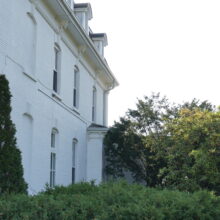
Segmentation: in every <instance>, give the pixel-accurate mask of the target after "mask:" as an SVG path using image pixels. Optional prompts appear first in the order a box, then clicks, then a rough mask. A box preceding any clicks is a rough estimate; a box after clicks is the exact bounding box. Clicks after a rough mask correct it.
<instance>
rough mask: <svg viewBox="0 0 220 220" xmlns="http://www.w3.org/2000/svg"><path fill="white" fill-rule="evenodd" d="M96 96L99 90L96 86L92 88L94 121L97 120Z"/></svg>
mask: <svg viewBox="0 0 220 220" xmlns="http://www.w3.org/2000/svg"><path fill="white" fill-rule="evenodd" d="M96 96H97V91H96V88H95V87H93V90H92V121H93V122H95V120H96Z"/></svg>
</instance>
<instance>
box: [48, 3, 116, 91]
mask: <svg viewBox="0 0 220 220" xmlns="http://www.w3.org/2000/svg"><path fill="white" fill-rule="evenodd" d="M46 2H47V3H48V4H50V5H53V4H54V3H56V4H57V5H59V6H60V8H61V9H62V10H63V11H64V12H65V15H66V16H67V18H68V21H69V25H71V26H73V28H74V29H76V31H78V34H79V35H80V36H81V37H82V40H83V41H84V43H85V45H86V46H88V48H90V50H91V52H92V54H93V55H94V57H95V59H96V60H97V62H98V64H99V65H100V66H101V68H102V69H103V70H104V72H105V74H106V75H107V76H108V77H109V78H110V79H111V81H112V82H111V89H113V88H114V87H116V86H118V85H119V83H118V81H117V79H116V77H115V76H114V74H113V73H112V71H111V70H110V68H109V66H108V64H107V63H106V62H105V59H103V58H102V57H101V55H100V54H99V53H98V51H97V49H96V48H95V45H94V43H93V41H92V39H90V37H89V35H87V34H86V33H85V30H84V29H83V27H82V26H81V25H80V23H79V21H78V20H77V18H76V16H75V15H74V12H73V11H72V10H71V9H70V8H69V7H68V5H67V4H66V2H64V0H47V1H46ZM109 90H110V89H109Z"/></svg>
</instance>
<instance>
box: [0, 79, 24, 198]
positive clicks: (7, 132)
mask: <svg viewBox="0 0 220 220" xmlns="http://www.w3.org/2000/svg"><path fill="white" fill-rule="evenodd" d="M10 100H11V94H10V91H9V84H8V81H7V79H6V78H5V76H4V75H0V194H1V193H6V192H7V193H11V192H16V193H21V192H24V193H25V192H26V189H27V184H26V183H25V181H24V179H23V168H22V164H21V152H20V150H19V149H18V148H17V147H16V138H15V133H16V129H15V126H14V124H13V123H12V121H11V117H10V113H11V106H10Z"/></svg>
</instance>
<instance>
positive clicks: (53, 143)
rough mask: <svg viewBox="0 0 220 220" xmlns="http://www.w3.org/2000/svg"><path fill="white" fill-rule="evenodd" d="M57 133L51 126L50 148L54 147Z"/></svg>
mask: <svg viewBox="0 0 220 220" xmlns="http://www.w3.org/2000/svg"><path fill="white" fill-rule="evenodd" d="M57 134H58V131H57V129H55V128H53V129H52V132H51V145H50V146H51V147H52V148H55V147H56V142H57Z"/></svg>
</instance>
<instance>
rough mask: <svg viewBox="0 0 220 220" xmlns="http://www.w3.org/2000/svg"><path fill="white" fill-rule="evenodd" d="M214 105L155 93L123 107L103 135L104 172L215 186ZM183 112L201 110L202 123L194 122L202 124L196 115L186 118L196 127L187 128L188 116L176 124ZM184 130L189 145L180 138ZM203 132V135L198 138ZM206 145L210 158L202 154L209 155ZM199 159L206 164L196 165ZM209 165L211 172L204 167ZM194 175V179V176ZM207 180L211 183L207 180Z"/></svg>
mask: <svg viewBox="0 0 220 220" xmlns="http://www.w3.org/2000/svg"><path fill="white" fill-rule="evenodd" d="M214 110H215V107H214V106H212V105H211V104H210V103H209V102H207V101H204V102H200V101H199V100H197V99H193V100H192V101H191V102H185V103H183V104H182V105H174V104H172V105H171V104H170V103H169V102H168V100H167V98H166V97H162V98H161V97H160V95H159V94H156V95H155V94H153V95H152V96H150V97H147V96H146V97H145V98H144V100H138V103H137V109H135V110H128V112H127V113H126V116H125V117H123V118H121V119H120V121H119V122H115V124H114V125H113V126H112V127H111V128H110V130H109V131H108V133H107V135H106V137H105V145H106V148H105V152H106V158H107V166H106V172H107V173H108V174H110V175H112V176H113V177H118V176H120V177H121V176H123V175H124V173H125V171H130V172H131V174H132V176H133V178H134V180H135V181H141V182H145V183H146V185H148V186H156V185H161V186H165V187H173V188H178V189H182V190H190V191H193V190H196V189H198V188H206V189H212V190H215V191H217V190H218V189H217V185H216V182H217V180H219V179H218V170H217V167H218V165H219V162H218V157H215V158H214V155H218V152H219V151H218V150H217V146H219V145H218V139H217V134H219V130H218V129H219V127H218V126H219V124H218V123H217V122H213V121H214V119H213V117H216V115H218V114H219V113H216V112H215V111H214ZM184 112H188V114H189V113H192V112H197V113H198V114H202V115H203V116H202V118H204V124H200V125H199V124H198V123H202V121H201V119H196V117H192V118H191V119H190V120H191V124H192V125H195V126H197V129H196V130H195V131H194V133H190V132H193V130H192V128H191V124H190V123H189V118H187V119H185V120H186V121H185V123H182V124H181V123H180V122H182V120H183V118H184V117H183V116H184V115H183V113H184ZM191 116H192V115H191ZM205 116H207V117H211V116H213V117H211V118H210V119H209V122H210V124H209V125H208V124H207V123H208V121H206V119H207V120H208V118H206V117H205ZM205 121H206V123H205ZM211 122H213V123H214V124H211ZM177 125H178V126H177ZM205 126H209V127H210V128H209V129H211V130H212V131H213V133H210V132H209V133H208V132H207V129H208V128H205ZM174 128H175V129H174ZM199 128H200V129H203V130H199ZM183 131H184V132H183ZM178 132H179V133H178ZM187 132H188V133H187ZM200 132H202V133H200ZM186 135H188V136H189V140H188V141H191V142H192V143H193V144H191V145H189V144H188V142H186V141H184V140H185V139H184V138H185V137H186ZM207 135H208V136H209V139H204V137H206V136H207ZM213 138H214V140H215V141H216V142H215V143H214V142H213V140H212V139H213ZM195 140H196V141H195ZM210 140H212V144H211V143H210ZM204 141H206V142H204ZM195 143H197V145H195ZM208 144H209V147H210V148H211V152H215V153H212V154H211V155H212V156H210V157H209V156H207V155H209V154H207V146H205V145H208ZM196 146H197V147H198V149H197V148H196ZM202 146H203V147H202ZM211 146H215V147H214V148H213V147H211ZM202 149H203V150H202ZM214 149H215V150H214ZM205 158H206V159H207V163H206V168H205V167H202V168H201V165H202V164H203V163H202V161H204V159H205ZM199 161H200V163H201V164H200V163H199ZM211 161H212V162H211ZM214 161H215V162H214ZM213 163H214V164H213ZM203 165H204V164H203ZM199 167H200V168H201V169H202V171H204V169H206V172H205V171H204V172H205V173H204V172H203V173H202V171H201V170H200V173H199ZM210 169H214V170H215V172H210ZM185 170H186V172H185ZM208 170H209V174H208ZM187 172H190V174H189V173H187ZM192 174H194V175H192ZM199 175H200V177H201V178H200V180H198V181H195V179H197V178H199ZM211 176H212V178H211ZM214 176H215V177H214ZM205 179H206V182H205ZM207 179H208V180H210V181H212V183H211V182H207ZM211 179H212V180H211ZM208 185H209V186H208ZM214 185H215V186H214Z"/></svg>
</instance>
